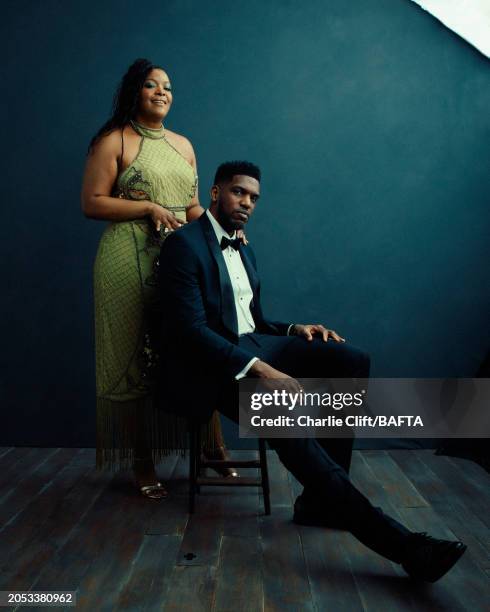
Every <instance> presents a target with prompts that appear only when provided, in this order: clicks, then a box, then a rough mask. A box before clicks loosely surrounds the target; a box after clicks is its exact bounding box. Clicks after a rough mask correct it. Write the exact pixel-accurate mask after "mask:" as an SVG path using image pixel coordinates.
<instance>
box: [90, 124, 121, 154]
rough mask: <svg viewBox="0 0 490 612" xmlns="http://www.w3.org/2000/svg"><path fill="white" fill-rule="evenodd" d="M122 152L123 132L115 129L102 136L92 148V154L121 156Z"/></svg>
mask: <svg viewBox="0 0 490 612" xmlns="http://www.w3.org/2000/svg"><path fill="white" fill-rule="evenodd" d="M120 150H121V130H120V129H119V128H118V129H115V130H112V131H111V132H108V133H107V134H103V135H102V136H100V137H99V138H98V139H97V140H96V141H95V143H94V145H93V146H92V151H91V152H92V153H95V154H98V155H100V154H102V155H111V154H116V155H119V152H120Z"/></svg>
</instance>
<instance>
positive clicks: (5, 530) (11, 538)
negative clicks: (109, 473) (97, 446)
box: [0, 449, 93, 559]
mask: <svg viewBox="0 0 490 612" xmlns="http://www.w3.org/2000/svg"><path fill="white" fill-rule="evenodd" d="M91 464H92V465H93V453H92V452H89V451H87V450H86V449H84V450H81V451H79V452H77V453H76V454H75V456H74V457H73V458H72V459H71V461H69V462H68V463H67V464H66V465H65V466H64V467H62V468H61V469H60V470H59V471H57V472H56V473H54V474H53V477H52V478H51V480H47V481H46V482H45V484H44V485H43V486H42V488H41V489H40V490H39V492H38V494H37V495H35V494H33V495H31V496H28V497H27V499H26V500H25V502H26V503H25V507H24V508H23V510H20V511H19V512H18V513H17V514H16V515H14V516H13V517H11V518H10V520H9V521H8V522H6V523H4V524H3V526H2V527H1V528H0V538H1V542H2V551H3V558H4V559H6V558H7V557H11V556H13V555H15V554H16V552H17V551H19V550H20V549H21V548H22V547H23V546H24V545H26V544H27V545H28V546H29V545H32V543H33V542H34V541H35V539H36V537H37V536H38V534H39V533H40V532H41V531H42V530H44V529H45V525H46V523H47V521H48V520H49V516H50V514H51V513H52V512H53V511H54V510H55V509H56V506H57V505H58V504H60V503H61V502H62V500H63V498H64V496H65V495H66V494H67V493H68V492H69V491H70V490H71V489H72V488H73V487H74V486H76V485H77V483H78V482H79V481H80V480H81V479H82V478H83V477H84V476H85V475H86V474H87V473H88V471H89V470H90V469H91V468H90V465H91ZM31 491H32V489H31Z"/></svg>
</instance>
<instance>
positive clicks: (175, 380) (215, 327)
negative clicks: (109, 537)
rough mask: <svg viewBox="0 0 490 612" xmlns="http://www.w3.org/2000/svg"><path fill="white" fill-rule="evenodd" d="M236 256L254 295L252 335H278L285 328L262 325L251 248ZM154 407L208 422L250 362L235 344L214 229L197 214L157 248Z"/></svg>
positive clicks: (229, 297)
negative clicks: (157, 340) (157, 341)
mask: <svg viewBox="0 0 490 612" xmlns="http://www.w3.org/2000/svg"><path fill="white" fill-rule="evenodd" d="M240 255H241V258H242V261H243V264H244V266H245V270H246V271H247V274H248V278H249V280H250V285H251V287H252V291H253V301H252V304H251V312H252V316H253V318H254V322H255V326H256V332H258V333H263V334H271V335H275V336H282V335H286V334H287V329H288V325H289V324H287V323H281V322H277V321H275V322H272V321H268V320H267V319H266V318H265V317H264V315H263V313H262V308H261V305H260V281H259V277H258V275H257V271H256V264H255V256H254V254H253V251H252V249H251V248H250V246H248V245H247V246H244V245H241V246H240ZM159 302H160V313H161V319H160V330H159V331H160V334H159V337H160V346H159V352H160V375H159V392H158V397H159V402H160V404H161V407H162V408H163V409H165V410H170V411H175V412H181V413H185V414H188V415H193V416H200V417H202V419H203V420H204V419H207V418H209V416H210V415H211V413H212V411H213V410H215V409H217V408H218V406H219V402H220V401H221V399H220V398H221V397H222V391H223V390H224V389H229V388H230V385H231V383H232V382H233V381H234V379H235V376H236V375H237V374H238V372H240V371H241V370H242V369H243V368H244V367H245V366H246V365H247V363H248V362H249V361H250V360H251V359H252V358H253V357H254V354H253V353H250V352H249V351H247V350H244V349H242V348H241V347H240V346H238V322H237V315H236V308H235V300H234V295H233V288H232V285H231V280H230V277H229V274H228V270H227V268H226V264H225V261H224V258H223V255H222V252H221V247H220V245H219V243H218V240H217V238H216V234H215V232H214V229H213V227H212V225H211V223H210V221H209V219H208V218H207V215H206V214H203V215H202V216H201V217H200V218H199V219H198V220H197V221H194V222H192V223H189V224H188V225H186V226H184V227H183V228H181V229H179V230H178V231H176V232H174V233H172V234H171V235H170V236H169V237H168V238H167V239H166V240H165V241H164V243H163V246H162V250H161V254H160V265H159Z"/></svg>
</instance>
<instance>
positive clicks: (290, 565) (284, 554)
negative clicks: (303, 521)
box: [260, 506, 314, 612]
mask: <svg viewBox="0 0 490 612" xmlns="http://www.w3.org/2000/svg"><path fill="white" fill-rule="evenodd" d="M260 534H261V541H262V559H263V560H262V563H263V568H264V608H265V610H267V611H268V612H273V611H275V610H277V611H278V612H279V611H289V610H314V606H313V602H312V597H311V590H310V585H309V580H308V572H307V569H306V564H305V558H304V554H303V546H302V543H301V539H300V536H299V532H298V528H297V526H296V525H295V524H294V523H292V521H291V510H290V508H280V507H277V506H276V507H274V509H273V513H272V516H263V517H261V518H260Z"/></svg>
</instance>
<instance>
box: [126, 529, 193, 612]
mask: <svg viewBox="0 0 490 612" xmlns="http://www.w3.org/2000/svg"><path fill="white" fill-rule="evenodd" d="M181 540H182V537H181V536H179V535H145V536H144V539H143V542H142V545H141V547H140V549H139V551H138V554H137V556H136V557H135V559H134V561H133V563H132V565H131V568H130V573H129V575H128V579H127V581H126V583H125V584H124V586H123V587H122V589H121V592H120V593H119V595H118V597H117V600H116V602H115V609H117V610H127V611H128V612H131V611H132V610H137V609H144V610H161V608H162V602H163V601H164V600H165V597H166V595H167V592H168V591H169V589H170V588H172V583H171V580H170V577H171V575H172V572H173V569H174V566H175V558H176V556H177V553H178V551H179V548H180V543H181Z"/></svg>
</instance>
